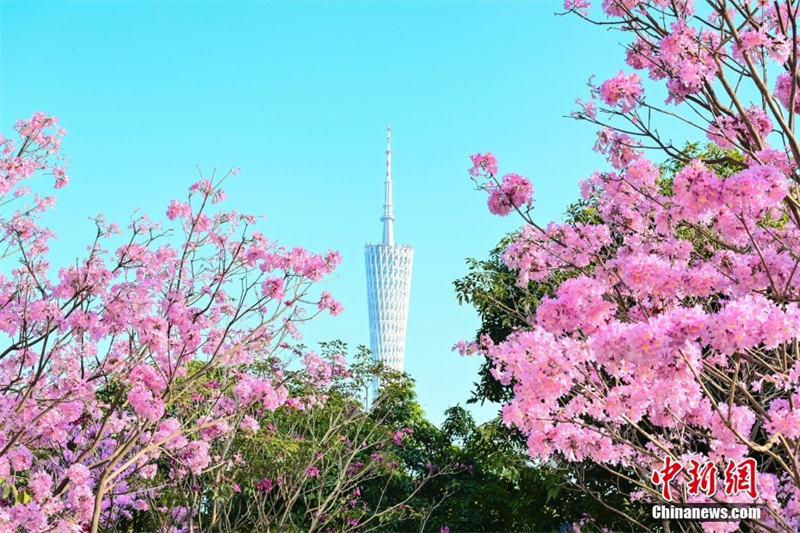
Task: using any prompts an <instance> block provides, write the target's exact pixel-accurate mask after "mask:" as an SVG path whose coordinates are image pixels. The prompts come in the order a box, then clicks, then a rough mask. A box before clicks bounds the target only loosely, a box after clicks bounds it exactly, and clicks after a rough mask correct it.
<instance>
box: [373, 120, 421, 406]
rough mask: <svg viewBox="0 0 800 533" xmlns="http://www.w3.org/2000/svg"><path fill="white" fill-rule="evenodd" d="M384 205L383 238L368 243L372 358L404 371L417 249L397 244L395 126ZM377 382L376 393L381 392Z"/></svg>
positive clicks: (388, 137)
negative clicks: (394, 204) (393, 188)
mask: <svg viewBox="0 0 800 533" xmlns="http://www.w3.org/2000/svg"><path fill="white" fill-rule="evenodd" d="M384 189H385V197H384V204H383V216H382V217H381V218H380V220H381V221H382V222H383V241H382V242H380V243H378V244H367V245H366V247H365V250H364V255H365V258H366V264H367V302H368V306H369V341H370V348H371V349H372V357H373V358H374V359H375V360H377V361H383V363H384V364H385V365H386V366H388V367H389V368H392V369H394V370H399V371H402V370H403V362H404V358H405V345H406V324H407V323H408V300H409V295H410V292H411V264H412V262H413V260H414V248H412V247H411V245H408V244H395V243H394V221H395V217H394V213H393V212H392V126H391V124H390V125H389V126H388V128H387V133H386V181H385V183H384ZM377 386H378V384H377V382H376V383H375V384H374V390H373V394H375V392H377Z"/></svg>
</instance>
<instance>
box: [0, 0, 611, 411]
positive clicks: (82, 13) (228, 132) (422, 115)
mask: <svg viewBox="0 0 800 533" xmlns="http://www.w3.org/2000/svg"><path fill="white" fill-rule="evenodd" d="M560 8H561V2H560V1H553V2H551V1H545V0H541V1H531V2H509V3H505V2H482V3H481V2H476V3H471V2H413V1H411V2H399V1H398V2H365V1H364V2H350V3H340V2H332V1H329V2H321V3H306V2H235V1H226V2H189V1H175V2H149V1H143V2H137V3H127V2H99V1H95V2H81V3H74V2H69V1H58V2H40V1H37V2H21V1H7V0H4V1H3V2H2V3H1V4H0V131H2V132H3V133H4V134H7V135H9V134H10V132H11V128H12V126H13V124H14V122H15V121H16V119H17V118H20V117H26V116H29V115H30V114H31V113H32V112H34V111H37V110H44V111H46V112H48V113H51V114H54V115H57V116H59V117H60V118H61V122H62V124H63V125H64V126H65V127H66V128H67V130H68V134H67V136H66V138H65V141H64V149H65V152H66V153H68V154H69V156H70V159H69V164H70V174H71V176H72V183H71V184H70V185H69V187H67V188H65V189H62V190H60V191H59V193H58V205H57V208H56V211H55V213H53V214H52V215H49V217H50V218H49V220H50V221H51V223H52V226H53V228H54V229H55V231H56V233H58V235H59V239H58V242H57V244H56V246H55V247H54V250H53V260H52V262H53V263H54V264H64V263H67V262H71V261H74V258H75V257H76V256H78V255H81V254H82V253H83V251H84V249H85V245H86V244H88V243H89V241H90V239H91V237H92V224H91V223H90V222H89V221H88V217H89V216H91V215H94V214H97V213H100V212H102V213H104V214H105V216H106V218H108V219H110V220H116V221H120V222H125V221H127V220H129V217H130V214H131V213H132V212H133V211H134V209H136V208H139V209H141V210H142V211H145V212H148V213H151V214H152V215H154V216H157V217H163V216H164V212H165V209H166V206H167V204H168V203H169V200H170V199H172V198H184V197H185V193H186V189H187V187H188V186H189V185H191V184H192V183H193V182H195V181H196V180H197V166H198V165H199V166H200V168H202V169H203V170H204V171H206V172H208V171H210V170H211V169H212V168H214V167H217V168H218V169H223V170H224V169H227V168H230V167H234V166H236V167H241V169H242V172H241V174H240V175H239V176H237V177H236V178H235V179H234V180H233V181H230V182H229V183H228V184H227V186H226V187H225V189H226V192H227V193H228V200H227V207H230V208H236V209H237V210H239V211H243V212H250V213H256V214H263V215H265V216H266V220H265V222H263V223H262V224H261V226H260V229H261V230H262V231H263V232H264V233H265V235H266V236H267V237H269V238H272V239H277V240H278V241H279V242H280V243H282V244H285V245H287V246H295V245H300V246H304V247H306V248H309V249H311V250H314V251H325V250H328V249H335V250H339V251H340V252H341V254H342V258H343V262H342V265H341V267H340V268H339V269H338V271H337V273H336V274H335V275H334V276H333V277H332V278H331V279H329V280H328V281H326V282H325V283H324V286H323V288H324V289H326V290H329V291H330V292H331V293H333V295H334V296H335V297H336V298H337V299H339V300H340V301H341V302H342V304H343V306H344V308H345V311H344V313H342V314H341V315H340V316H338V317H329V316H326V317H324V318H321V319H320V320H318V321H316V322H315V323H313V324H309V325H308V327H306V328H305V331H306V335H305V338H304V342H305V343H307V344H308V345H312V346H313V345H314V344H315V343H317V342H319V341H324V340H330V339H342V340H344V341H346V342H348V343H349V344H350V345H351V346H353V347H354V346H357V345H359V344H368V343H369V330H368V320H367V302H366V289H365V284H366V281H365V272H364V268H365V267H364V244H365V243H367V242H378V241H379V240H380V238H381V229H382V228H381V223H380V221H379V217H380V216H381V212H382V203H383V180H384V168H385V160H384V157H385V154H384V151H385V136H386V132H385V129H386V124H387V122H389V121H391V123H392V137H393V143H392V149H393V177H394V211H395V216H396V217H397V220H396V222H395V237H396V240H397V241H398V242H400V243H408V244H412V245H413V246H414V248H415V259H414V267H413V277H412V288H411V301H410V309H409V321H408V337H407V346H406V370H407V371H408V372H409V373H410V374H411V376H412V377H413V378H415V380H416V382H417V392H418V395H419V399H420V403H421V404H422V406H423V408H424V409H425V411H426V413H427V414H428V416H429V417H430V419H431V420H433V421H434V422H440V421H441V420H442V413H443V411H444V410H445V409H446V408H448V407H450V406H452V405H455V404H458V403H460V404H462V405H463V404H464V402H465V400H466V399H467V398H468V397H469V394H470V391H471V389H472V385H473V382H474V381H475V379H476V376H477V369H478V367H479V364H480V361H479V360H477V359H472V358H463V357H461V356H459V355H458V354H456V353H454V352H453V351H452V350H451V348H452V346H453V344H454V343H455V342H456V341H458V340H460V339H472V338H474V335H475V331H476V329H477V327H478V325H479V321H478V317H477V315H476V313H475V312H474V310H473V309H472V308H471V307H468V306H459V305H458V304H457V302H456V299H455V294H454V290H453V280H455V279H457V278H459V277H461V276H463V275H464V274H465V273H466V265H465V261H464V260H465V258H467V257H476V258H483V257H486V255H487V253H488V251H489V250H490V249H491V248H492V247H493V246H494V245H495V243H496V242H497V241H498V240H499V239H500V238H501V237H502V235H504V234H505V233H507V232H509V231H512V230H514V229H516V228H517V227H518V226H519V225H520V220H519V219H515V218H513V217H508V218H498V217H496V216H494V215H491V214H490V213H489V212H488V210H487V209H486V198H485V195H484V194H483V193H482V192H479V191H476V190H475V189H474V185H473V184H472V183H471V182H470V180H469V179H468V176H467V172H466V171H467V168H468V167H469V155H471V154H474V153H476V152H478V151H481V152H484V151H492V152H494V153H495V155H496V156H497V157H498V159H499V161H500V167H501V171H502V172H511V171H513V172H517V173H520V174H523V175H525V176H527V177H529V178H530V179H531V180H532V182H533V184H534V187H535V202H536V204H535V205H536V208H535V209H536V215H535V218H536V220H537V221H538V222H542V223H546V222H548V221H550V220H559V219H561V218H562V214H563V210H564V208H565V206H566V205H567V204H568V203H569V202H570V201H572V200H573V199H575V198H576V197H577V195H578V181H579V180H581V179H584V178H586V177H588V175H589V174H590V173H591V172H592V171H593V170H595V169H596V168H599V167H602V166H603V165H602V160H601V158H600V156H598V154H595V153H594V152H592V150H591V147H592V144H593V142H594V135H595V132H594V130H593V128H592V127H591V126H590V125H588V124H585V123H580V122H576V121H573V120H570V119H568V118H564V115H567V114H568V113H569V112H570V111H571V110H573V109H574V108H575V104H574V100H575V98H578V97H582V98H585V97H586V96H587V92H588V89H587V87H586V82H587V80H588V78H589V76H590V75H592V74H597V75H598V77H600V78H601V79H605V77H610V76H612V75H613V74H615V73H616V72H617V71H618V70H619V69H620V68H621V67H622V66H623V63H622V59H623V52H622V50H621V49H620V48H619V46H618V41H619V38H620V36H619V35H618V34H615V33H612V32H608V31H605V30H604V29H602V28H600V27H596V26H591V25H588V24H586V23H584V22H582V21H580V20H579V19H577V18H574V17H557V16H555V15H554V13H555V12H557V11H559V10H560ZM496 410H497V407H496V406H484V407H482V408H480V407H475V408H473V412H474V413H475V416H476V418H477V419H478V420H480V421H483V420H486V419H488V418H490V417H492V416H494V414H495V413H496Z"/></svg>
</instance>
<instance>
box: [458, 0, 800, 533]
mask: <svg viewBox="0 0 800 533" xmlns="http://www.w3.org/2000/svg"><path fill="white" fill-rule="evenodd" d="M566 8H567V10H568V11H570V12H571V13H572V14H574V15H577V16H579V17H583V18H584V19H586V20H588V21H590V22H593V23H595V24H598V25H603V26H609V27H612V28H615V29H618V30H620V31H621V32H622V35H623V36H624V37H625V38H626V44H625V52H626V54H625V62H626V63H627V67H626V69H625V70H624V71H620V72H619V73H617V74H616V75H614V76H613V77H611V78H610V79H608V80H606V81H604V82H602V83H600V84H595V83H593V82H590V84H589V90H590V95H589V96H590V98H589V99H586V100H585V101H582V100H578V104H579V110H578V111H576V112H575V113H573V115H572V116H573V117H574V118H577V119H580V120H585V121H588V122H590V123H592V124H595V125H597V126H598V127H599V131H598V140H597V143H596V145H595V150H597V151H599V152H601V153H603V154H605V155H606V157H607V160H608V163H609V165H610V168H607V169H605V170H602V171H599V172H596V173H595V174H593V175H592V176H591V177H590V178H589V179H588V180H586V181H584V182H583V183H582V184H581V196H582V200H581V201H580V202H579V203H578V204H577V207H578V208H579V211H580V213H581V216H580V217H574V216H573V217H570V219H569V220H568V221H567V222H566V223H560V224H559V223H550V224H548V225H546V226H542V225H539V224H537V222H536V221H535V220H534V219H533V217H532V205H533V204H532V201H533V200H532V199H533V188H532V186H531V184H530V183H529V182H528V181H527V180H525V179H522V178H520V177H519V176H518V175H515V174H506V175H502V174H501V173H499V172H498V168H497V161H496V160H495V158H494V157H493V156H492V155H491V154H483V155H481V154H478V155H476V156H474V157H473V168H472V170H471V175H472V177H473V179H474V180H476V181H477V183H478V185H479V187H481V188H483V189H484V190H486V191H487V192H488V194H489V200H488V205H489V209H490V210H491V211H492V212H493V213H495V214H498V215H501V216H505V215H508V214H509V213H512V212H515V213H516V214H518V215H519V216H520V217H521V218H522V219H523V221H524V226H523V227H522V228H521V229H520V230H519V231H518V232H517V233H516V234H515V236H514V238H513V240H512V242H511V243H510V244H509V245H508V246H507V247H506V249H505V251H504V253H503V260H504V263H505V265H506V267H507V268H509V269H511V270H512V271H513V272H515V274H516V278H517V283H518V285H519V287H521V288H522V289H524V290H526V291H540V290H541V289H542V287H544V288H546V289H547V290H546V293H545V295H544V297H543V298H541V299H540V300H538V301H537V302H536V303H535V305H533V306H532V307H531V308H528V309H510V310H509V312H510V313H515V314H516V316H520V317H522V319H523V323H524V325H523V326H522V327H519V328H518V329H516V330H515V331H513V332H512V333H510V334H509V335H508V336H507V337H506V338H505V339H503V340H502V341H499V342H493V341H492V340H491V339H489V338H488V337H484V338H483V339H481V340H479V341H478V342H477V343H467V344H462V345H461V347H460V348H461V350H462V351H463V352H474V351H479V352H481V353H483V354H484V355H485V356H486V357H487V358H488V360H489V361H490V364H491V366H492V373H493V376H494V377H495V379H497V380H498V381H499V382H500V383H501V384H504V385H506V386H508V387H510V389H511V398H510V400H509V401H508V403H507V404H506V405H505V406H504V408H503V417H504V419H505V421H506V422H507V423H508V424H510V425H513V426H515V427H516V428H518V429H519V430H520V431H521V432H522V433H523V434H524V435H525V436H526V438H527V446H528V449H529V451H530V453H531V455H533V456H534V457H537V458H540V459H543V460H545V459H553V460H558V461H562V462H575V463H581V462H587V461H588V462H591V463H593V464H595V465H597V466H599V467H600V468H602V469H605V470H607V471H608V472H610V473H611V474H612V475H615V476H617V477H618V478H619V479H620V480H622V481H624V483H625V484H626V485H628V486H633V487H634V489H633V490H631V492H630V495H629V496H630V498H631V499H633V500H637V499H638V500H644V501H659V500H663V499H664V498H669V499H671V500H672V501H677V502H723V503H724V502H729V503H730V502H739V503H752V502H755V503H759V504H763V507H762V509H763V513H762V517H761V519H758V520H749V521H748V522H747V526H748V527H750V528H753V529H755V530H758V531H796V530H797V529H798V527H800V467H799V466H800V465H798V450H799V449H800V405H799V404H798V402H800V363H799V362H798V360H799V359H800V348H799V347H798V346H800V344H799V343H798V340H799V339H800V308H799V307H798V301H800V272H798V270H799V269H798V267H799V266H800V253H798V250H800V210H799V209H798V207H799V204H798V191H797V184H798V181H800V173H799V172H798V167H797V161H798V158H800V144H798V140H797V138H796V136H795V133H794V132H795V122H796V113H797V111H798V110H800V105H799V104H798V102H799V101H800V95H798V89H799V88H800V75H798V69H797V61H798V44H800V43H799V41H798V34H797V16H798V9H800V7H799V6H798V5H797V3H796V2H784V1H778V2H766V1H742V0H733V1H731V0H719V1H717V0H708V1H705V2H698V5H697V6H695V5H694V4H693V2H691V1H687V0H604V1H603V2H602V6H599V9H596V8H594V7H592V6H590V5H589V2H587V1H585V0H567V2H566ZM637 72H638V73H646V74H647V76H648V77H649V78H650V80H651V82H649V83H647V84H645V83H644V82H643V81H642V79H641V77H640V75H639V74H638V73H637ZM646 90H647V92H652V93H654V94H656V96H655V97H653V96H648V95H647V94H646ZM661 101H663V102H664V103H660V102H661ZM663 125H669V127H673V128H677V129H679V130H680V131H682V132H685V134H686V135H687V138H686V139H685V140H688V141H690V143H689V144H685V143H677V144H676V143H674V142H673V141H672V140H671V139H667V138H665V137H664V136H663V135H662V134H661V133H660V132H659V129H658V128H659V127H660V126H663ZM703 139H705V140H706V141H707V142H711V143H713V145H712V146H711V147H710V148H709V149H708V150H704V151H700V150H698V149H697V143H698V142H699V141H702V140H703ZM653 161H656V162H655V163H654V162H653ZM750 460H752V461H753V462H754V463H755V467H756V470H757V473H756V475H755V487H753V488H752V489H751V490H744V489H745V487H743V486H741V485H736V484H734V485H733V486H730V487H729V486H728V484H729V481H731V479H734V481H735V478H736V477H737V476H738V475H739V474H740V471H739V470H738V469H737V468H738V467H737V465H742V464H745V465H747V464H750V463H749V461H750ZM670 463H674V464H678V465H680V466H681V468H680V470H678V471H676V472H671V473H672V474H674V475H670V476H667V478H666V479H667V481H666V482H664V479H665V476H664V473H666V472H667V470H668V469H665V466H667V465H669V464H670ZM703 472H704V473H705V476H704V477H705V479H707V480H712V479H713V480H714V483H715V484H716V486H717V487H718V488H719V490H717V491H713V490H705V491H704V490H702V489H703V487H702V486H701V487H700V488H701V490H697V489H698V486H697V485H694V486H693V485H692V481H693V480H696V478H698V477H700V476H698V474H702V473H703ZM705 488H707V487H705ZM728 489H729V490H728ZM615 511H616V512H617V513H619V514H620V515H621V516H624V517H627V518H629V519H630V520H631V522H634V520H635V519H634V518H633V517H631V516H630V515H629V514H628V513H627V512H626V510H625V509H623V508H618V509H615ZM634 525H635V527H637V528H641V529H651V528H653V527H655V526H654V525H653V524H652V523H642V522H634ZM740 526H742V524H739V523H736V522H727V523H725V522H716V523H712V522H706V523H704V524H703V527H704V528H706V529H708V530H716V531H733V530H736V528H738V527H740ZM664 527H667V526H666V525H665V526H664ZM686 527H690V528H695V527H697V526H694V525H689V526H686Z"/></svg>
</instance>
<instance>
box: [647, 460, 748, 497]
mask: <svg viewBox="0 0 800 533" xmlns="http://www.w3.org/2000/svg"><path fill="white" fill-rule="evenodd" d="M686 466H687V468H686V469H685V472H686V474H687V475H688V482H687V484H686V490H687V492H688V493H689V494H690V495H692V496H697V495H699V494H705V495H706V496H708V497H712V496H714V495H715V494H716V493H717V465H716V464H715V463H714V462H713V461H706V462H705V463H699V462H698V461H695V460H694V459H692V460H690V461H689V462H688V463H687V465H686ZM681 471H684V467H683V465H681V464H680V463H678V462H677V461H673V459H672V458H671V457H669V456H667V457H665V458H664V466H663V467H662V468H659V469H657V470H653V475H652V476H650V479H651V481H652V482H653V483H654V484H655V485H659V486H661V496H663V498H664V499H665V500H666V501H668V502H669V501H672V493H671V488H670V482H671V481H672V480H673V479H675V477H676V476H677V475H678V474H679V473H680V472H681ZM724 474H725V479H724V491H725V495H727V496H735V495H737V494H741V493H745V494H747V495H749V496H750V497H751V498H753V499H754V500H755V499H756V498H757V497H758V488H757V482H756V460H755V459H753V458H748V459H745V460H743V461H740V462H738V463H737V462H736V461H728V465H727V466H726V467H725V472H724Z"/></svg>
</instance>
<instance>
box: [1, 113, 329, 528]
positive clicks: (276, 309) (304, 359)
mask: <svg viewBox="0 0 800 533" xmlns="http://www.w3.org/2000/svg"><path fill="white" fill-rule="evenodd" d="M15 129H16V131H17V133H18V139H11V138H5V137H2V136H0V154H1V157H0V205H1V206H2V211H0V246H2V253H1V254H0V258H2V259H1V260H2V263H0V264H2V268H0V343H2V346H0V485H2V500H1V501H0V530H2V531H17V530H24V531H53V530H57V531H86V530H90V531H97V530H98V529H99V528H104V527H111V526H112V525H113V524H115V523H119V521H120V520H123V519H125V518H126V517H129V516H131V513H132V512H134V511H136V510H143V509H146V508H147V507H148V502H151V501H152V500H153V499H154V498H155V497H156V496H157V495H158V494H159V493H160V491H162V490H163V489H164V487H165V486H168V485H170V484H175V483H180V482H181V480H183V479H185V478H187V476H197V475H200V474H202V473H205V472H217V471H220V470H221V465H220V461H222V460H224V457H225V455H224V454H220V453H219V452H218V451H217V450H218V448H219V444H218V443H219V442H224V441H225V439H229V438H232V436H234V435H236V434H238V433H239V432H242V431H245V432H247V431H252V430H253V425H254V421H253V420H252V417H251V416H250V414H251V413H252V411H253V410H254V409H257V410H261V411H266V412H271V411H275V410H277V409H283V408H289V407H287V406H290V407H291V408H297V407H299V406H303V405H306V404H308V403H309V402H312V403H313V402H314V401H322V399H323V398H324V391H325V387H326V381H328V380H330V379H331V377H332V375H335V374H336V372H341V371H342V369H341V365H340V364H339V363H338V362H332V361H327V360H324V359H322V358H320V357H318V356H316V355H314V354H313V353H308V352H300V353H299V357H296V356H294V355H293V352H292V351H291V350H288V348H289V346H290V342H292V341H293V339H297V338H298V337H299V335H300V332H299V329H298V326H299V325H300V324H301V323H302V322H304V321H306V320H310V319H312V318H313V317H314V316H315V315H317V314H318V313H321V312H331V313H333V314H336V313H338V312H339V311H340V306H339V304H338V303H337V302H336V301H335V300H333V299H332V298H331V297H330V295H329V294H327V293H324V292H322V293H321V294H320V293H319V292H318V291H315V289H314V286H315V284H316V283H317V282H318V281H320V280H321V279H322V278H323V277H324V276H325V275H326V274H328V273H330V272H331V271H332V270H333V269H334V268H335V267H336V265H337V264H338V263H339V260H340V259H339V255H338V254H337V253H336V252H328V253H326V254H322V255H318V254H313V253H310V252H307V251H306V250H304V249H302V248H294V249H285V248H282V247H279V246H277V245H276V244H275V243H274V242H271V241H269V240H268V239H267V238H266V237H264V236H263V235H262V234H260V233H258V232H257V231H255V230H254V229H253V228H254V225H255V223H256V218H255V217H253V216H250V215H245V214H242V213H238V212H236V211H224V210H220V209H218V207H216V204H219V203H220V202H221V201H223V200H224V198H225V194H224V192H223V191H222V189H221V188H220V185H221V184H222V183H223V182H224V181H225V179H227V178H228V176H229V175H230V174H226V175H225V176H222V177H219V178H218V177H215V176H212V177H211V178H210V179H201V180H200V181H199V182H197V183H195V184H194V185H192V187H191V188H190V189H189V194H188V197H187V198H186V199H185V200H183V201H178V200H176V201H173V202H172V203H171V204H170V205H169V208H168V210H167V212H166V214H167V218H168V220H167V221H165V222H164V223H161V222H156V221H153V220H151V219H150V218H148V217H147V216H145V215H142V216H138V217H136V218H134V219H133V220H132V222H131V223H130V224H129V225H128V227H127V228H126V229H125V230H124V231H123V230H120V228H118V227H117V225H116V224H113V223H109V222H106V221H105V220H104V219H103V217H102V216H98V217H96V218H95V219H94V220H95V224H96V234H95V237H94V240H93V242H92V243H91V244H90V246H89V247H88V253H87V254H86V255H85V256H84V257H82V258H80V259H77V260H76V261H75V262H74V263H72V264H67V265H63V266H61V267H60V268H59V267H55V266H51V265H50V263H49V262H48V259H47V258H48V246H49V242H50V240H51V239H52V238H53V237H54V236H55V235H54V233H53V231H52V230H50V229H49V228H47V227H46V226H43V225H41V214H42V213H43V212H44V211H45V210H46V209H48V208H50V207H52V206H53V204H54V200H53V198H52V197H49V196H48V197H44V196H40V194H37V193H35V192H33V190H31V189H34V190H44V189H45V188H46V186H45V185H43V184H40V183H37V182H38V181H41V177H42V176H44V175H51V176H52V177H53V178H54V179H55V187H56V188H59V187H63V186H64V185H66V184H67V183H68V181H69V178H68V176H67V174H66V172H65V168H64V166H63V164H62V163H61V161H62V160H61V156H60V155H59V154H60V141H61V137H62V135H63V134H64V131H63V130H62V129H60V128H59V127H58V126H57V120H56V119H55V118H53V117H49V116H46V115H44V114H42V113H37V114H35V115H34V116H33V117H32V118H31V119H30V120H25V121H19V122H18V123H17V125H16V128H15ZM29 184H30V188H29ZM301 371H302V372H303V373H305V375H307V376H312V377H313V380H314V384H315V388H314V391H313V394H305V393H304V394H301V395H298V394H296V393H295V392H296V391H292V390H290V389H289V388H288V387H287V382H288V380H290V379H291V378H292V376H294V375H295V374H296V373H297V372H301ZM172 511H173V515H174V517H175V521H176V523H185V519H184V518H185V517H181V516H180V515H181V513H182V511H185V510H181V509H174V510H172ZM184 514H185V513H184Z"/></svg>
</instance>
